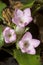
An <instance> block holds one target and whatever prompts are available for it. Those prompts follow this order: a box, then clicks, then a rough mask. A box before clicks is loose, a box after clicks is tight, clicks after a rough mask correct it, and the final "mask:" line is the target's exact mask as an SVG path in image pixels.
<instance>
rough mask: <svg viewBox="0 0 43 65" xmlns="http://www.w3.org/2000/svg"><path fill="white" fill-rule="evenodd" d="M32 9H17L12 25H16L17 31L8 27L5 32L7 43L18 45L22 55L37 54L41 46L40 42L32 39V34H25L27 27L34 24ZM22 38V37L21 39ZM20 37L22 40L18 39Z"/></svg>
mask: <svg viewBox="0 0 43 65" xmlns="http://www.w3.org/2000/svg"><path fill="white" fill-rule="evenodd" d="M32 20H33V18H32V16H31V10H30V8H26V9H25V10H24V11H22V10H20V9H15V11H14V17H13V18H12V23H14V25H16V28H15V29H11V28H10V27H6V28H5V29H4V31H3V37H4V40H5V43H16V42H18V43H17V45H18V47H19V49H21V52H22V53H27V54H36V50H35V48H36V47H38V46H39V44H40V41H39V40H37V39H33V38H32V34H31V33H30V32H27V31H26V32H25V29H26V26H27V25H28V24H29V23H30V22H32ZM20 36H21V37H20ZM18 37H20V39H18Z"/></svg>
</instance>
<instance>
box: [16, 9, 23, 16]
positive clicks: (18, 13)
mask: <svg viewBox="0 0 43 65" xmlns="http://www.w3.org/2000/svg"><path fill="white" fill-rule="evenodd" d="M16 14H17V16H18V17H22V16H23V11H22V10H20V9H17V12H16Z"/></svg>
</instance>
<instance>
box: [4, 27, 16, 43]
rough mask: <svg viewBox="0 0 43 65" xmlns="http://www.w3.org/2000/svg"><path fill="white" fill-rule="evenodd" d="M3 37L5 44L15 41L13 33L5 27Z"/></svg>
mask: <svg viewBox="0 0 43 65" xmlns="http://www.w3.org/2000/svg"><path fill="white" fill-rule="evenodd" d="M3 37H4V40H5V42H6V43H12V42H15V41H16V34H15V31H14V30H13V29H11V28H9V27H6V28H5V30H4V31H3Z"/></svg>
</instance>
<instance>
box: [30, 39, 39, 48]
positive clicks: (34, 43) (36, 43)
mask: <svg viewBox="0 0 43 65" xmlns="http://www.w3.org/2000/svg"><path fill="white" fill-rule="evenodd" d="M31 44H32V45H33V47H38V46H39V44H40V41H39V40H37V39H32V40H31Z"/></svg>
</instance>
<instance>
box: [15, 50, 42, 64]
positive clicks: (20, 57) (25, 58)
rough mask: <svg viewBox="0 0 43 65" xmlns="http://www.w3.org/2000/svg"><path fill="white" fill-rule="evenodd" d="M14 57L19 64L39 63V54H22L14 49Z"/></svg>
mask: <svg viewBox="0 0 43 65" xmlns="http://www.w3.org/2000/svg"><path fill="white" fill-rule="evenodd" d="M14 58H15V59H16V60H17V61H18V63H19V65H27V64H28V65H41V63H40V56H39V55H29V54H24V53H21V51H20V50H14Z"/></svg>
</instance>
